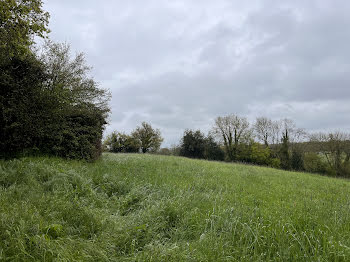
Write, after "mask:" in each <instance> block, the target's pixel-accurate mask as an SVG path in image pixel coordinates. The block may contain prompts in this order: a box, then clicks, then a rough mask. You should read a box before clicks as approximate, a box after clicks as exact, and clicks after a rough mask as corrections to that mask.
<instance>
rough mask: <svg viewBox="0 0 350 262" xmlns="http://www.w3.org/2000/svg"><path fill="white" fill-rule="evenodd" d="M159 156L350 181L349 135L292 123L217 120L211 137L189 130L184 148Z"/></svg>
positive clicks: (182, 143) (164, 151) (232, 117)
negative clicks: (305, 173) (171, 156)
mask: <svg viewBox="0 0 350 262" xmlns="http://www.w3.org/2000/svg"><path fill="white" fill-rule="evenodd" d="M159 153H160V154H165V155H180V156H185V157H190V158H198V159H207V160H221V161H228V162H243V163H250V164H256V165H264V166H271V167H275V168H282V169H285V170H295V171H306V172H313V173H321V174H327V175H332V176H342V177H350V135H349V134H348V133H344V132H330V133H314V134H308V133H307V132H306V131H305V130H304V129H302V128H297V127H296V125H295V123H294V122H293V121H292V120H290V119H281V120H276V121H273V120H271V119H268V118H266V117H258V118H257V119H256V121H255V122H254V123H249V122H248V120H247V118H245V117H240V116H237V115H234V114H232V115H228V116H223V117H217V118H216V119H215V123H214V125H213V127H212V129H211V131H210V132H209V134H208V135H207V136H205V135H204V134H203V133H202V132H201V131H200V130H186V131H185V132H184V134H183V137H182V139H181V141H180V144H179V145H178V146H173V147H172V148H170V149H168V148H162V149H161V150H160V151H159Z"/></svg>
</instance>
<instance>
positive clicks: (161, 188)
mask: <svg viewBox="0 0 350 262" xmlns="http://www.w3.org/2000/svg"><path fill="white" fill-rule="evenodd" d="M0 260H1V261H2V260H4V261H7V260H8V261H13V260H15V261H16V260H17V261H53V260H58V261H350V183H349V181H347V180H343V179H333V178H329V177H323V176H318V175H312V174H305V173H296V172H285V171H281V170H275V169H271V168H263V167H255V166H248V165H239V164H226V163H219V162H208V161H202V160H190V159H185V158H180V157H167V156H155V155H137V154H105V155H104V156H103V157H102V159H101V160H99V161H97V162H96V163H84V162H78V161H67V160H62V159H57V158H23V159H20V160H13V161H2V162H0Z"/></svg>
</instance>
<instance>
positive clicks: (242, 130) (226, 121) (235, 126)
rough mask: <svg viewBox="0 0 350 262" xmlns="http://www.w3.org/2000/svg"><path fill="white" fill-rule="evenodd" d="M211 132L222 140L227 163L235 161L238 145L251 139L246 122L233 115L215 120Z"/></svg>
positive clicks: (244, 119) (242, 118)
mask: <svg viewBox="0 0 350 262" xmlns="http://www.w3.org/2000/svg"><path fill="white" fill-rule="evenodd" d="M213 131H214V133H215V134H216V135H217V136H218V137H219V138H221V139H222V140H223V142H224V146H225V150H226V154H227V158H228V160H229V161H234V160H237V154H238V145H239V143H241V142H244V141H247V140H249V139H250V137H251V130H250V129H249V122H248V120H247V119H246V118H244V117H239V116H237V115H234V114H232V115H228V116H224V117H218V118H216V120H215V125H214V128H213Z"/></svg>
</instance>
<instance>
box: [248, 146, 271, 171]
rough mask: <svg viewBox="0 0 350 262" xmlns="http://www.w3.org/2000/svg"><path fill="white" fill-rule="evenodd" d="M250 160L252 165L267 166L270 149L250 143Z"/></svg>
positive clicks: (269, 161)
mask: <svg viewBox="0 0 350 262" xmlns="http://www.w3.org/2000/svg"><path fill="white" fill-rule="evenodd" d="M250 159H251V162H252V163H254V164H258V165H266V166H268V165H270V163H271V153H270V149H269V148H268V147H266V146H263V145H261V144H259V143H252V145H251V156H250Z"/></svg>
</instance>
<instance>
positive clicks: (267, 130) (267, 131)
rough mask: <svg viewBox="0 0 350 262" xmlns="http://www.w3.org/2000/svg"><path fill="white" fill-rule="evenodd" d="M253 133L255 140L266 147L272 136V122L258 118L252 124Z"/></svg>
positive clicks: (264, 118)
mask: <svg viewBox="0 0 350 262" xmlns="http://www.w3.org/2000/svg"><path fill="white" fill-rule="evenodd" d="M254 131H255V134H256V136H257V138H258V139H259V140H260V141H262V142H263V143H264V144H265V146H266V147H268V146H269V143H270V141H271V139H272V136H273V122H272V120H271V119H268V118H266V117H258V118H257V119H256V121H255V124H254Z"/></svg>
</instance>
